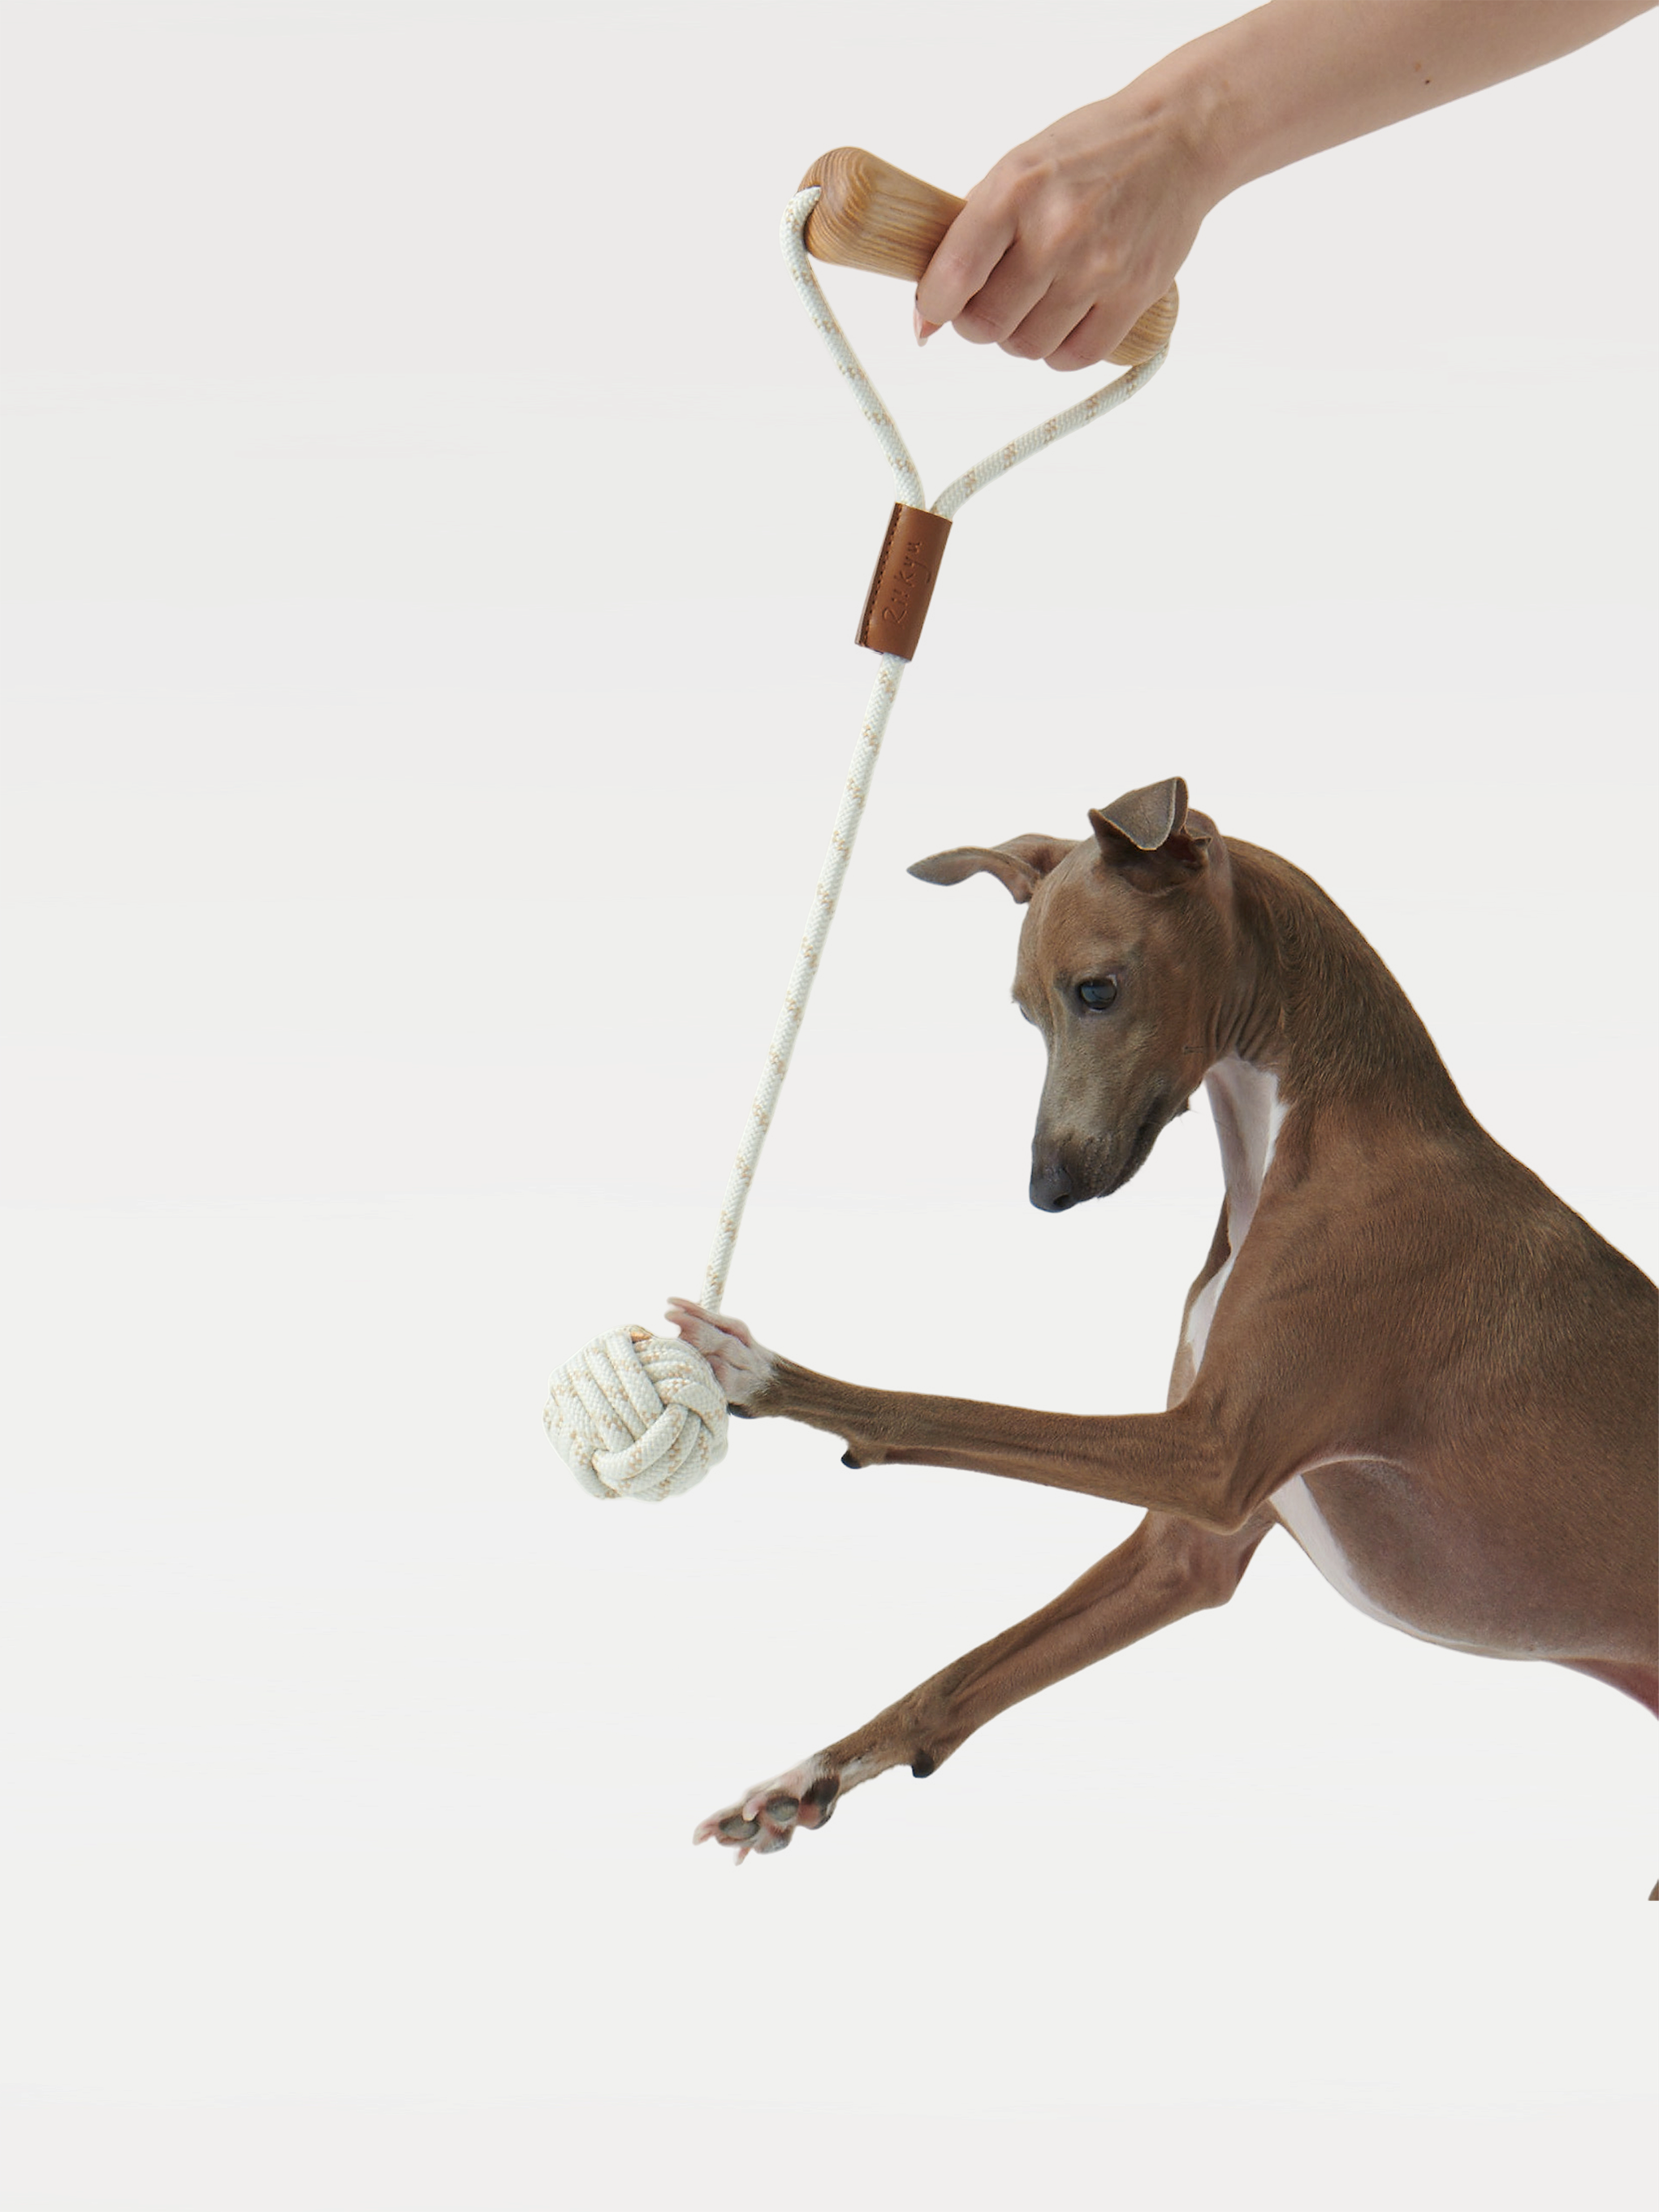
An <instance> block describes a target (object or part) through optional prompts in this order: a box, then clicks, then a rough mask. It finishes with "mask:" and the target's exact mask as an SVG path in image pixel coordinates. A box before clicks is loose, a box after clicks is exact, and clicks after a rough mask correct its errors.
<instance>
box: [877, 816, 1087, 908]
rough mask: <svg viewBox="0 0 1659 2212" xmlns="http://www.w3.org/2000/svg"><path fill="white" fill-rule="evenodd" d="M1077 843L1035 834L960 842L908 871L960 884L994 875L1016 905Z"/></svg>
mask: <svg viewBox="0 0 1659 2212" xmlns="http://www.w3.org/2000/svg"><path fill="white" fill-rule="evenodd" d="M1076 842H1077V841H1076V840H1075V838H1072V837H1043V836H1037V835H1036V833H1032V834H1031V835H1030V836H1024V837H1010V838H1009V839H1008V841H1007V842H1006V844H1002V845H957V846H954V847H953V848H951V851H950V852H948V853H930V854H928V856H927V859H926V860H917V861H916V862H915V864H914V865H913V866H912V867H911V868H910V870H909V873H910V874H911V875H913V876H919V877H920V878H921V880H922V882H923V883H925V884H959V883H962V882H963V880H964V879H965V878H967V877H969V876H977V875H980V874H981V873H982V874H986V875H992V876H994V877H995V878H996V879H997V881H998V882H999V883H1000V884H1001V885H1002V886H1003V888H1004V890H1006V892H1007V894H1008V896H1009V897H1010V898H1011V899H1012V900H1013V901H1014V902H1015V903H1016V904H1017V905H1018V906H1024V904H1025V903H1026V902H1027V900H1028V899H1029V898H1030V896H1031V893H1032V892H1033V891H1034V890H1036V887H1037V885H1038V884H1040V883H1041V882H1042V878H1043V877H1044V876H1046V875H1047V874H1048V871H1049V870H1050V869H1051V868H1054V867H1057V866H1059V864H1060V861H1062V860H1064V859H1065V858H1066V854H1068V853H1069V852H1070V851H1071V850H1072V849H1073V846H1074V844H1075V843H1076Z"/></svg>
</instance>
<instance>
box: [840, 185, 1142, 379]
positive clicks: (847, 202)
mask: <svg viewBox="0 0 1659 2212" xmlns="http://www.w3.org/2000/svg"><path fill="white" fill-rule="evenodd" d="M808 185H817V186H818V187H819V198H818V204H817V206H816V207H815V208H814V209H813V210H812V212H811V215H810V216H808V217H807V218H806V250H807V252H809V253H810V254H812V255H813V256H814V257H815V258H817V260H819V261H830V262H836V263H838V264H840V265H841V267H842V268H843V269H870V270H874V272H875V273H876V275H877V276H904V277H908V279H909V281H910V283H913V284H914V283H917V282H918V281H919V280H920V278H921V273H922V271H923V270H925V269H926V268H927V264H928V263H929V262H930V261H931V260H932V259H933V255H934V252H935V251H936V250H937V248H938V246H939V240H940V239H942V238H943V237H944V235H945V232H946V231H947V230H949V228H951V224H952V223H953V222H955V221H956V219H957V216H959V215H960V214H961V212H962V202H961V201H960V200H959V199H957V197H955V195H954V194H952V193H951V192H942V191H939V188H938V186H937V185H924V184H923V183H922V181H921V178H920V177H911V176H907V175H906V174H905V173H904V171H903V170H902V169H896V168H895V167H893V165H892V163H891V162H890V161H882V160H880V159H879V158H878V156H877V155H874V154H866V152H865V151H864V150H863V149H862V148H861V147H859V146H837V147H836V149H835V150H834V152H833V153H829V154H821V155H819V156H818V158H817V161H814V162H813V164H812V166H811V168H810V169H809V170H808V171H807V172H806V174H805V176H804V177H803V178H802V179H801V180H800V189H801V190H802V191H805V189H806V187H807V186H808ZM1180 306H1181V301H1180V297H1179V295H1177V293H1176V288H1175V286H1174V285H1173V284H1171V285H1170V289H1169V290H1168V291H1167V292H1166V293H1165V294H1164V297H1163V298H1162V299H1161V300H1154V301H1153V302H1152V306H1151V307H1148V308H1147V310H1146V313H1145V314H1144V315H1142V316H1141V318H1140V319H1139V322H1138V323H1136V325H1135V326H1134V328H1133V330H1132V331H1129V333H1128V334H1127V337H1122V338H1120V339H1119V341H1118V343H1117V344H1116V345H1115V347H1114V348H1113V349H1112V351H1111V352H1110V353H1109V355H1108V356H1107V359H1108V360H1109V361H1114V362H1117V364H1118V366H1119V367H1120V368H1133V367H1134V366H1135V365H1136V363H1137V362H1143V361H1150V360H1151V359H1152V356H1153V355H1154V354H1155V353H1161V352H1162V351H1163V350H1164V347H1165V346H1166V345H1168V343H1170V331H1172V330H1174V328H1175V319H1176V314H1177V313H1178V312H1179V310H1180Z"/></svg>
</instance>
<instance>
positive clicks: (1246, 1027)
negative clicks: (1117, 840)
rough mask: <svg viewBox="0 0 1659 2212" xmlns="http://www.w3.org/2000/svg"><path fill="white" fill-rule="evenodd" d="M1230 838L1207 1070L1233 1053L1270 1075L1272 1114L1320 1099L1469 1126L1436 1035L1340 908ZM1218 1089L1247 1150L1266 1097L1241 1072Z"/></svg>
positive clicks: (1423, 1121)
mask: <svg viewBox="0 0 1659 2212" xmlns="http://www.w3.org/2000/svg"><path fill="white" fill-rule="evenodd" d="M1228 849H1229V857H1230V860H1231V875H1232V883H1231V894H1232V905H1233V913H1234V918H1235V924H1236V937H1235V943H1236V947H1237V960H1236V963H1235V968H1234V972H1233V975H1232V976H1231V980H1230V985H1229V987H1228V989H1227V990H1226V991H1225V993H1224V994H1221V997H1220V999H1219V1000H1218V1007H1217V1023H1216V1030H1215V1033H1214V1036H1213V1038H1212V1054H1211V1068H1212V1073H1215V1074H1219V1073H1221V1071H1222V1070H1223V1068H1224V1067H1225V1064H1226V1063H1227V1062H1229V1061H1230V1060H1231V1061H1234V1062H1239V1063H1243V1066H1245V1067H1247V1068H1249V1069H1252V1070H1255V1072H1257V1073H1259V1074H1261V1075H1263V1076H1270V1077H1272V1078H1273V1079H1274V1085H1275V1088H1274V1091H1273V1110H1274V1111H1276V1112H1277V1113H1278V1114H1279V1115H1280V1116H1282V1115H1283V1113H1284V1112H1285V1110H1287V1109H1289V1108H1290V1107H1291V1106H1297V1107H1304V1106H1306V1107H1311V1108H1322V1107H1328V1108H1332V1109H1336V1110H1338V1111H1341V1112H1343V1113H1344V1114H1345V1115H1346V1116H1352V1115H1359V1116H1361V1117H1363V1118H1365V1119H1367V1120H1370V1119H1374V1118H1381V1119H1384V1120H1388V1121H1401V1120H1402V1119H1403V1120H1405V1121H1408V1122H1410V1123H1411V1124H1413V1126H1415V1127H1419V1128H1422V1129H1429V1128H1434V1127H1451V1126H1453V1125H1456V1126H1468V1123H1469V1121H1470V1120H1471V1116H1470V1115H1469V1111H1468V1108H1467V1107H1466V1106H1465V1105H1464V1103H1463V1101H1462V1098H1461V1097H1459V1095H1458V1091H1457V1087H1456V1085H1455V1084H1454V1083H1453V1081H1452V1079H1451V1077H1450V1075H1449V1073H1447V1070H1446V1066H1445V1063H1444V1062H1443V1060H1442V1059H1441V1057H1440V1055H1439V1054H1438V1053H1437V1051H1436V1050H1435V1048H1434V1043H1433V1040H1432V1039H1431V1037H1430V1036H1429V1033H1428V1031H1427V1030H1426V1029H1425V1027H1424V1026H1423V1024H1422V1022H1421V1021H1420V1020H1419V1018H1418V1016H1417V1014H1416V1013H1415V1012H1413V1008H1412V1006H1411V1003H1410V1001H1409V1000H1407V997H1406V994H1405V993H1404V992H1403V991H1402V990H1401V987H1400V986H1399V984H1398V983H1396V982H1395V979H1394V977H1393V976H1392V975H1390V974H1389V970H1388V969H1387V968H1385V967H1384V966H1383V963H1382V961H1381V960H1380V959H1379V958H1378V957H1377V956H1376V953H1375V952H1374V951H1372V949H1371V947H1370V945H1368V944H1367V943H1366V941H1365V939H1364V938H1363V937H1362V936H1361V935H1360V933H1359V932H1358V930H1357V929H1356V928H1355V927H1354V926H1353V924H1352V922H1351V921H1349V920H1348V918H1347V916H1346V915H1345V914H1344V913H1343V912H1342V911H1341V909H1340V908H1339V907H1337V906H1336V905H1334V903H1333V902H1332V901H1331V900H1330V899H1329V898H1328V897H1327V896H1326V895H1325V893H1324V892H1323V891H1322V890H1320V888H1319V886H1318V884H1316V883H1314V882H1312V881H1311V880H1310V878H1308V877H1306V876H1304V874H1303V873H1302V872H1301V871H1300V869H1298V868H1293V867H1292V866H1291V865H1290V863H1289V862H1288V861H1287V860H1280V859H1279V856H1278V855H1277V854H1273V853H1267V852H1263V851H1262V850H1261V848H1258V847H1256V846H1254V845H1243V844H1239V843H1236V842H1234V841H1233V840H1231V839H1229V840H1228ZM1209 1088H1210V1092H1211V1098H1212V1104H1213V1103H1214V1102H1215V1099H1216V1095H1217V1093H1216V1088H1215V1086H1214V1085H1213V1084H1211V1085H1209ZM1222 1089H1223V1092H1224V1095H1225V1099H1226V1103H1225V1111H1226V1113H1227V1114H1228V1115H1229V1116H1230V1118H1231V1121H1234V1122H1235V1123H1236V1124H1237V1138H1236V1141H1237V1143H1238V1144H1240V1145H1244V1146H1246V1148H1247V1150H1249V1151H1250V1152H1255V1150H1256V1149H1259V1142H1258V1140H1260V1141H1269V1139H1268V1125H1267V1121H1265V1120H1264V1119H1263V1115H1264V1114H1266V1113H1267V1111H1268V1109H1267V1107H1265V1106H1264V1105H1263V1104H1262V1103H1261V1100H1260V1099H1257V1102H1256V1103H1255V1104H1251V1105H1248V1106H1247V1105H1246V1103H1245V1095H1246V1094H1245V1091H1243V1090H1242V1089H1241V1088H1240V1087H1239V1086H1238V1085H1237V1084H1231V1085H1229V1084H1228V1083H1226V1082H1224V1084H1223V1085H1222ZM1264 1095H1265V1094H1264ZM1252 1096H1254V1094H1252ZM1258 1125H1259V1126H1258ZM1220 1126H1221V1115H1220V1114H1219V1113H1218V1128H1219V1127H1220ZM1276 1128H1277V1123H1276V1122H1274V1123H1273V1130H1274V1131H1275V1132H1276ZM1226 1154H1227V1139H1225V1138H1224V1139H1223V1156H1224V1160H1225V1158H1226ZM1230 1181H1231V1176H1230Z"/></svg>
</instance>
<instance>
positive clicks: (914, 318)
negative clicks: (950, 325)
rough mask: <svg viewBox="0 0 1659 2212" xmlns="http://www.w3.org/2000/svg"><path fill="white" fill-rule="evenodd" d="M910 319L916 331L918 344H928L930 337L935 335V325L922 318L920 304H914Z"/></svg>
mask: <svg viewBox="0 0 1659 2212" xmlns="http://www.w3.org/2000/svg"><path fill="white" fill-rule="evenodd" d="M910 320H911V325H912V326H913V328H914V329H915V334H916V343H917V344H918V345H926V344H927V341H928V339H929V338H930V337H932V336H933V331H934V328H935V325H933V324H932V323H925V322H923V320H922V319H921V307H919V306H912V307H911V309H910Z"/></svg>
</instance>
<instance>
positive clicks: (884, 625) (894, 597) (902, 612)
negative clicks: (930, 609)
mask: <svg viewBox="0 0 1659 2212" xmlns="http://www.w3.org/2000/svg"><path fill="white" fill-rule="evenodd" d="M950 534H951V526H950V524H949V523H948V522H947V521H946V520H945V518H944V517H943V516H942V515H938V514H928V513H926V512H925V511H924V510H923V509H922V508H921V507H906V506H904V505H903V504H902V502H901V503H900V504H899V505H897V506H896V507H894V509H893V519H892V520H891V521H890V523H889V524H888V526H887V535H886V537H885V538H883V540H882V541H881V557H880V559H879V560H878V562H876V573H875V574H874V575H873V576H872V578H871V579H870V593H869V597H868V598H867V599H866V600H865V602H864V613H863V616H862V617H861V619H860V623H859V628H858V635H857V637H856V638H855V639H854V644H856V645H867V646H868V647H869V648H870V650H871V651H872V653H896V654H897V655H898V657H899V659H901V660H914V659H915V652H916V646H917V644H918V642H919V641H920V640H921V625H922V623H924V622H925V621H926V620H927V605H928V602H929V600H930V599H932V598H933V580H934V578H935V577H936V576H937V575H938V574H939V560H940V556H942V555H943V553H944V551H945V539H946V538H948V537H949V536H950Z"/></svg>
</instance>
